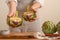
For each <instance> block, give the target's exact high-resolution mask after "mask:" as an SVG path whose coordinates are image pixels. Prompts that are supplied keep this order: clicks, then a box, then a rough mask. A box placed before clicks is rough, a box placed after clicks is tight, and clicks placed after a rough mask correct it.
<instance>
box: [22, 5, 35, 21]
mask: <svg viewBox="0 0 60 40" xmlns="http://www.w3.org/2000/svg"><path fill="white" fill-rule="evenodd" d="M22 16H23V18H24V20H26V21H30V20H35V18H36V12H35V11H32V10H30V5H28V6H27V11H26V12H24V13H23V15H22Z"/></svg>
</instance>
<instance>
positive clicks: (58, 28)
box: [56, 22, 60, 34]
mask: <svg viewBox="0 0 60 40" xmlns="http://www.w3.org/2000/svg"><path fill="white" fill-rule="evenodd" d="M56 27H57V32H58V33H59V34H60V22H58V24H57V25H56Z"/></svg>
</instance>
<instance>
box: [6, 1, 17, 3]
mask: <svg viewBox="0 0 60 40" xmlns="http://www.w3.org/2000/svg"><path fill="white" fill-rule="evenodd" d="M9 1H14V2H16V3H17V0H6V2H7V3H8V2H9Z"/></svg>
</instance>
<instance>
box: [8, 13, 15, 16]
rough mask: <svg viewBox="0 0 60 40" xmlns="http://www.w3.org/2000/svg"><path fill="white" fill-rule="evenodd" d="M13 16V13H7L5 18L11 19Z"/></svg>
mask: <svg viewBox="0 0 60 40" xmlns="http://www.w3.org/2000/svg"><path fill="white" fill-rule="evenodd" d="M13 16H15V14H14V13H9V14H8V15H7V17H13Z"/></svg>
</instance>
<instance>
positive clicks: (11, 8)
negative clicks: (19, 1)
mask: <svg viewBox="0 0 60 40" xmlns="http://www.w3.org/2000/svg"><path fill="white" fill-rule="evenodd" d="M8 6H9V13H15V11H16V3H15V2H14V1H10V2H8Z"/></svg>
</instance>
